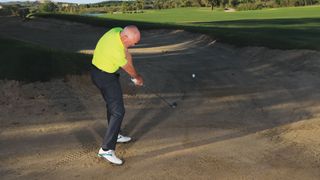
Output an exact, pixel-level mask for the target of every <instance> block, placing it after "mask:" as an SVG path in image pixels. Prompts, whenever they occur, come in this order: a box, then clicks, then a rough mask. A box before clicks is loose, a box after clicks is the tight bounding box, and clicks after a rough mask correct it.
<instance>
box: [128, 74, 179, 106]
mask: <svg viewBox="0 0 320 180" xmlns="http://www.w3.org/2000/svg"><path fill="white" fill-rule="evenodd" d="M131 81H132V82H133V83H134V84H135V81H136V80H135V79H131ZM142 87H144V88H146V89H147V90H148V91H149V92H150V93H152V94H154V95H156V96H157V97H159V98H160V99H161V100H162V101H163V102H165V103H166V104H167V105H168V106H169V107H171V108H176V107H177V106H178V104H177V103H176V102H173V103H169V102H168V101H167V100H166V99H165V98H164V97H162V96H161V95H160V94H158V93H154V92H152V90H151V89H150V88H149V87H148V86H146V85H143V86H142Z"/></svg>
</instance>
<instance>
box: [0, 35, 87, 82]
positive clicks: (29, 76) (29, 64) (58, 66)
mask: <svg viewBox="0 0 320 180" xmlns="http://www.w3.org/2000/svg"><path fill="white" fill-rule="evenodd" d="M0 54H1V59H0V63H1V64H2V66H0V79H8V80H20V81H25V82H32V81H48V80H50V79H52V78H61V77H64V76H65V75H68V74H81V73H83V72H85V71H88V69H89V65H90V59H91V57H90V56H87V55H82V54H77V53H67V52H59V51H54V50H51V49H46V48H42V47H39V46H35V45H32V44H27V43H25V42H21V41H17V40H11V39H5V38H0Z"/></svg>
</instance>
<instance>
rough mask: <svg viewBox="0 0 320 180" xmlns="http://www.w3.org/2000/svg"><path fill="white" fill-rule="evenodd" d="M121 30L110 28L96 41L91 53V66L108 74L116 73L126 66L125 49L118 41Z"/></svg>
mask: <svg viewBox="0 0 320 180" xmlns="http://www.w3.org/2000/svg"><path fill="white" fill-rule="evenodd" d="M121 31H122V28H120V27H116V28H112V29H111V30H109V31H108V32H106V33H105V34H104V35H103V36H102V37H101V38H100V40H99V41H98V44H97V46H96V48H95V50H94V53H93V59H92V64H93V65H95V66H96V67H97V68H99V69H100V70H103V71H105V72H108V73H114V72H116V71H117V70H118V69H119V68H120V67H122V66H124V65H125V64H127V59H126V54H125V47H124V46H123V44H122V41H121V39H120V32H121Z"/></svg>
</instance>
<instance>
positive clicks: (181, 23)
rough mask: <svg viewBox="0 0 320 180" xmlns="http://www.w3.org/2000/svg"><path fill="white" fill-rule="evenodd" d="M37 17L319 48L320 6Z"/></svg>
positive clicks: (282, 46) (281, 46)
mask: <svg viewBox="0 0 320 180" xmlns="http://www.w3.org/2000/svg"><path fill="white" fill-rule="evenodd" d="M37 16H41V17H46V18H57V19H63V20H69V21H76V22H82V23H87V24H91V25H97V26H103V27H114V26H125V25H127V24H136V25H137V26H139V28H141V29H159V28H166V29H184V30H187V31H191V32H198V33H204V34H208V35H210V36H212V37H213V38H215V39H217V40H218V41H220V42H225V43H229V44H233V45H238V46H265V47H269V48H276V49H314V50H320V46H319V44H320V6H310V7H290V8H277V9H264V10H255V11H239V12H223V11H211V10H210V8H179V9H169V10H149V11H146V12H145V13H140V14H105V15H100V16H97V17H91V16H90V17H89V16H80V15H65V14H38V15H37Z"/></svg>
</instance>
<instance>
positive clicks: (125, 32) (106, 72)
mask: <svg viewBox="0 0 320 180" xmlns="http://www.w3.org/2000/svg"><path fill="white" fill-rule="evenodd" d="M139 41H140V32H139V30H138V28H137V27H136V26H132V25H130V26H126V27H125V28H124V29H122V28H120V27H117V28H113V29H111V30H109V31H108V32H107V33H105V34H104V35H103V36H102V37H101V38H100V40H99V41H98V44H97V46H96V49H95V50H94V54H93V60H92V70H91V77H92V81H93V83H94V84H95V85H96V86H97V87H98V89H99V90H100V91H101V94H102V96H103V98H104V100H105V102H106V107H107V120H108V128H107V131H106V133H105V136H104V138H103V142H102V146H101V148H100V150H99V152H98V156H99V157H103V158H105V159H107V160H108V161H110V162H111V163H113V164H117V165H121V164H122V163H123V162H122V160H121V159H119V158H118V157H117V156H116V155H115V149H116V143H117V142H129V141H130V140H131V138H130V137H126V136H122V135H120V134H119V132H120V127H121V123H122V120H123V117H124V114H125V109H124V103H123V96H122V90H121V86H120V82H119V73H118V70H119V68H120V67H121V68H122V69H123V70H124V71H126V72H127V73H128V74H129V75H130V76H131V77H132V78H133V79H134V83H135V85H136V86H142V85H143V79H142V77H141V76H140V75H139V74H138V73H137V71H136V70H135V68H134V66H133V63H132V56H131V54H130V53H129V51H128V48H129V47H131V46H134V45H135V44H136V43H138V42H139Z"/></svg>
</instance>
